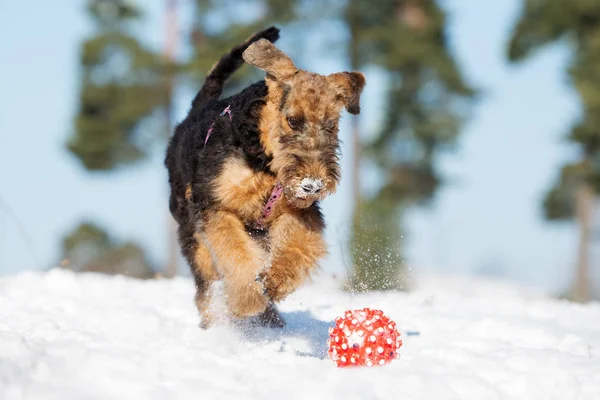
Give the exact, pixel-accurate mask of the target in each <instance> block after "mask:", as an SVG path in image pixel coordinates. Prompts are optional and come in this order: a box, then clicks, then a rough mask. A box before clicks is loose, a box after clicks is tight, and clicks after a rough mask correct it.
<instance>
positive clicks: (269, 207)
mask: <svg viewBox="0 0 600 400" xmlns="http://www.w3.org/2000/svg"><path fill="white" fill-rule="evenodd" d="M282 194H283V185H282V184H281V183H279V182H277V184H276V185H275V187H274V188H273V191H272V192H271V197H269V200H268V201H267V204H265V206H264V207H263V213H262V217H261V218H260V219H259V220H258V221H256V222H255V223H254V226H253V227H254V229H258V230H264V229H265V225H264V224H265V220H266V219H267V218H269V216H270V215H271V213H273V208H274V207H275V203H277V200H279V199H280V198H281V195H282Z"/></svg>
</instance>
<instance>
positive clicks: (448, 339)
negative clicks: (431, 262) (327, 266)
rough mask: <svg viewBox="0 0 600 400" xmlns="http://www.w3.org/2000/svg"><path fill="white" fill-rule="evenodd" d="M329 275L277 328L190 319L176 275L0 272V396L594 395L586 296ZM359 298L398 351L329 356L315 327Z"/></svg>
mask: <svg viewBox="0 0 600 400" xmlns="http://www.w3.org/2000/svg"><path fill="white" fill-rule="evenodd" d="M337 286H338V283H337V282H335V281H333V280H330V279H326V278H322V279H318V280H317V283H315V284H313V285H310V286H307V287H305V288H303V289H302V290H300V291H299V292H297V293H296V294H294V295H292V296H291V297H290V298H289V299H288V300H287V301H286V302H285V303H283V304H282V306H281V309H282V311H283V312H284V316H285V318H286V320H287V321H288V326H287V327H286V328H285V329H283V330H267V329H259V328H253V329H245V330H240V329H239V328H232V327H227V326H221V327H218V328H214V329H212V330H209V331H202V330H200V329H199V328H198V327H197V324H198V322H199V318H198V316H197V314H196V309H195V307H194V304H193V301H192V298H193V287H192V282H191V281H190V280H187V279H184V278H178V279H175V280H172V281H167V280H159V281H134V280H130V279H126V278H121V277H118V278H111V277H105V276H101V275H93V274H87V275H74V274H72V273H69V272H66V271H62V270H54V271H51V272H49V273H45V274H42V273H23V274H21V275H17V276H13V277H4V278H0V399H3V400H14V399H60V400H66V399H128V400H129V399H321V398H323V399H344V400H346V399H477V400H481V399H528V400H531V399H544V400H548V399H561V400H567V399H578V400H579V399H600V304H598V303H595V304H590V305H585V306H584V305H578V304H573V303H569V302H566V301H558V300H554V299H551V298H549V297H547V296H545V295H544V294H542V293H536V292H533V291H531V290H528V289H524V288H520V287H518V286H516V285H512V284H508V283H499V282H493V281H484V280H479V279H472V278H457V277H454V278H443V277H440V276H426V277H422V278H420V279H419V280H418V281H417V285H416V286H417V287H416V288H415V290H414V291H412V292H410V293H374V294H368V295H353V296H352V295H350V294H347V293H343V292H341V291H339V290H338V289H337ZM365 306H367V307H372V308H380V309H382V310H384V311H385V312H386V314H388V315H389V316H390V317H391V318H393V319H394V320H395V321H396V322H397V323H398V325H399V327H400V329H401V331H402V332H403V336H404V346H403V347H402V349H401V354H402V355H401V359H400V360H397V361H395V362H394V363H393V364H391V365H388V366H384V367H375V368H370V369H367V368H360V369H337V368H336V367H335V366H334V364H333V363H332V362H331V361H330V360H329V359H328V358H327V357H326V351H325V341H326V339H327V335H328V334H327V330H328V328H329V326H330V324H331V323H332V321H333V319H334V318H335V317H336V316H337V315H339V314H341V313H342V312H343V311H344V310H345V309H350V308H362V307H365ZM406 331H418V332H419V333H420V335H418V336H408V335H406Z"/></svg>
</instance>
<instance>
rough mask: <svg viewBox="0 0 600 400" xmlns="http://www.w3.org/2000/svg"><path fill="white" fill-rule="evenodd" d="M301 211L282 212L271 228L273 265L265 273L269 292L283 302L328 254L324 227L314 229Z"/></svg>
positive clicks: (272, 297) (264, 278)
mask: <svg viewBox="0 0 600 400" xmlns="http://www.w3.org/2000/svg"><path fill="white" fill-rule="evenodd" d="M311 228H312V227H311V226H310V225H307V224H306V223H305V221H303V219H302V218H301V216H300V215H299V213H298V212H294V213H286V214H284V215H282V216H281V217H280V218H279V219H278V220H277V221H275V222H274V224H273V226H272V227H271V231H270V235H271V240H272V242H273V243H274V245H273V246H274V247H273V248H272V250H271V251H272V261H271V267H270V268H269V269H268V270H266V271H265V272H264V273H263V274H262V279H263V280H264V285H265V289H266V291H267V295H268V296H269V298H270V299H272V300H273V301H276V302H277V301H281V300H283V299H284V298H285V297H286V296H287V295H289V294H290V293H292V292H293V291H294V290H295V289H297V288H298V286H300V285H301V284H302V283H304V281H306V279H308V278H309V277H310V274H311V272H313V271H314V270H315V269H316V268H317V266H318V260H319V259H320V258H321V257H323V256H324V255H326V254H327V246H326V244H325V240H324V239H323V237H322V235H321V233H320V230H313V229H311Z"/></svg>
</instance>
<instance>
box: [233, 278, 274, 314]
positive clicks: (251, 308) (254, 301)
mask: <svg viewBox="0 0 600 400" xmlns="http://www.w3.org/2000/svg"><path fill="white" fill-rule="evenodd" d="M226 295H227V306H228V308H229V312H230V313H231V315H232V316H233V317H234V318H247V317H252V316H255V315H258V314H260V313H262V312H263V311H265V309H266V308H267V305H268V303H269V301H268V299H267V297H266V296H265V295H264V288H263V286H262V285H260V284H259V283H258V282H253V283H252V284H250V285H247V286H242V287H239V286H238V287H228V288H227V287H226Z"/></svg>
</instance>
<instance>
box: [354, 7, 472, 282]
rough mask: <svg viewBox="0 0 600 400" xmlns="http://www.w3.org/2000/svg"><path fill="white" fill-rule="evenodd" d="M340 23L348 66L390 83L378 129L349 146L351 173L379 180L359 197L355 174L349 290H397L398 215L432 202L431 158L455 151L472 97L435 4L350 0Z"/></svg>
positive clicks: (435, 175) (436, 180)
mask: <svg viewBox="0 0 600 400" xmlns="http://www.w3.org/2000/svg"><path fill="white" fill-rule="evenodd" d="M344 19H345V21H346V24H347V25H348V27H349V31H350V45H349V48H350V52H349V53H350V60H351V63H352V64H353V65H352V67H353V68H360V67H364V66H369V65H373V66H377V67H379V68H381V69H383V70H384V71H385V72H386V74H387V77H388V83H387V87H386V90H385V92H384V93H382V96H384V97H385V99H386V103H385V104H386V107H385V124H384V126H383V128H382V129H381V130H380V131H379V132H376V134H375V137H376V139H375V140H373V141H371V142H369V143H364V144H363V145H362V149H361V148H360V145H359V143H360V142H359V141H358V139H355V141H354V142H355V143H357V144H356V146H355V154H357V157H360V158H357V159H356V160H355V162H354V163H355V169H356V170H358V169H359V167H358V164H359V162H368V163H370V164H373V165H375V166H376V167H377V168H378V169H379V171H380V173H381V177H382V179H381V183H380V186H379V189H378V190H377V191H376V192H375V193H374V194H373V195H370V196H363V195H362V194H361V193H362V191H361V187H360V182H359V181H358V174H357V173H356V174H355V175H356V177H355V179H356V181H355V185H356V186H357V187H356V189H355V190H354V192H355V193H357V194H356V196H357V197H358V199H357V202H356V206H355V210H354V219H353V222H354V226H353V230H352V235H351V248H352V253H353V275H352V276H351V277H350V279H349V282H348V288H349V289H350V290H387V289H402V288H404V284H403V282H402V280H401V276H400V273H401V270H402V259H401V252H400V251H399V249H400V246H401V243H400V238H401V232H402V231H401V229H400V223H401V218H402V215H403V213H404V212H405V210H406V209H407V208H409V207H411V206H413V205H418V204H424V203H426V202H427V201H428V200H430V199H431V198H432V197H433V195H434V194H435V192H436V190H437V188H438V187H439V185H440V184H441V183H442V177H441V176H440V173H439V171H437V170H436V168H435V163H434V162H435V159H436V156H437V155H438V154H439V153H440V151H443V150H444V149H446V148H448V147H449V146H451V145H452V144H453V142H454V140H455V138H456V136H457V135H458V133H459V131H460V127H461V123H462V122H463V120H464V118H465V116H466V111H465V110H466V109H467V107H466V106H467V105H468V104H469V100H470V99H471V97H472V96H473V94H474V92H473V90H472V89H471V88H470V87H469V86H468V85H467V84H466V83H465V82H464V80H463V78H462V77H461V75H460V72H459V70H458V68H457V66H456V63H455V61H454V59H453V58H452V56H451V54H450V52H449V49H448V43H447V39H446V34H445V24H446V18H445V14H444V12H443V11H442V10H441V8H440V7H439V6H438V4H437V3H436V2H435V1H433V0H386V1H381V2H378V3H377V6H376V7H374V6H373V3H372V2H370V1H367V0H350V1H349V2H348V5H347V7H346V9H345V14H344ZM355 135H358V129H356V130H355Z"/></svg>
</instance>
